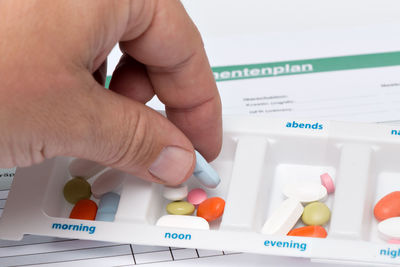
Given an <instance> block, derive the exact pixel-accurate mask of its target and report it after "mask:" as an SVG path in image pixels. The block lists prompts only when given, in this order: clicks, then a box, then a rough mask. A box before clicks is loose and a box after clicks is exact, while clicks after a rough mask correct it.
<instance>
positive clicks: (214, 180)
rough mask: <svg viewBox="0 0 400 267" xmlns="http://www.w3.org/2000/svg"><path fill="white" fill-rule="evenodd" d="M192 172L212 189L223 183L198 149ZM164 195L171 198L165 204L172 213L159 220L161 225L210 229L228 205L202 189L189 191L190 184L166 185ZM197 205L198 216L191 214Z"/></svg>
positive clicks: (157, 223)
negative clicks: (211, 223)
mask: <svg viewBox="0 0 400 267" xmlns="http://www.w3.org/2000/svg"><path fill="white" fill-rule="evenodd" d="M193 175H194V176H195V177H196V178H197V179H198V181H199V182H200V183H202V184H203V185H204V186H206V187H209V188H215V187H217V185H218V184H219V182H220V178H219V176H218V174H217V173H216V172H215V170H214V169H213V168H212V167H211V166H210V165H209V164H208V163H207V161H206V160H205V159H204V158H203V157H202V156H201V155H200V154H199V153H198V152H197V151H196V167H195V169H194V172H193ZM163 196H164V198H166V199H168V200H170V201H172V202H170V203H169V204H168V205H167V207H166V210H167V212H168V213H169V214H170V215H164V216H162V217H161V218H159V219H158V220H157V222H156V225H158V226H168V227H179V228H192V229H209V228H210V226H209V222H212V221H214V220H216V219H218V218H220V217H221V216H222V214H223V212H224V208H225V201H224V200H223V199H222V198H220V197H211V198H208V197H207V193H206V192H205V191H204V190H203V189H202V188H194V189H192V190H190V192H188V187H187V185H180V186H177V187H169V186H165V187H164V191H163ZM185 199H186V201H185ZM196 208H197V212H196V216H188V215H192V214H194V213H195V210H196Z"/></svg>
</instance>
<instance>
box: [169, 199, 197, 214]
mask: <svg viewBox="0 0 400 267" xmlns="http://www.w3.org/2000/svg"><path fill="white" fill-rule="evenodd" d="M167 212H168V213H169V214H174V215H191V214H192V213H193V212H194V206H193V204H191V203H189V202H186V201H175V202H171V203H169V204H168V205H167Z"/></svg>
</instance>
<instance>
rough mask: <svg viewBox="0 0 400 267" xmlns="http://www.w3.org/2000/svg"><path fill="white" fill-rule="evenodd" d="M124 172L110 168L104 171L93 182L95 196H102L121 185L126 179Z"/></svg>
mask: <svg viewBox="0 0 400 267" xmlns="http://www.w3.org/2000/svg"><path fill="white" fill-rule="evenodd" d="M124 177H125V175H124V173H123V172H121V171H118V170H113V169H111V170H108V171H106V172H104V173H102V174H101V175H100V176H99V177H97V179H96V180H95V181H94V182H93V184H92V194H93V196H94V197H95V198H101V196H102V195H104V194H105V193H108V192H111V191H113V190H115V189H116V188H117V187H119V186H120V185H121V184H122V182H123V181H124Z"/></svg>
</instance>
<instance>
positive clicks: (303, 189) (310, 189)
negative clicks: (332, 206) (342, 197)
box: [283, 182, 328, 203]
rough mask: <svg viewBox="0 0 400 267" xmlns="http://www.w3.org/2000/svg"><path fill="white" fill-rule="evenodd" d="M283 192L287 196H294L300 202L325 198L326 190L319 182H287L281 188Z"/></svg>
mask: <svg viewBox="0 0 400 267" xmlns="http://www.w3.org/2000/svg"><path fill="white" fill-rule="evenodd" d="M283 194H284V195H285V196H286V197H288V198H294V199H297V200H298V201H300V202H302V203H308V202H314V201H321V200H323V199H325V198H326V196H327V194H328V193H327V190H326V188H325V186H323V185H322V184H320V183H312V182H304V183H287V184H286V185H285V187H284V188H283Z"/></svg>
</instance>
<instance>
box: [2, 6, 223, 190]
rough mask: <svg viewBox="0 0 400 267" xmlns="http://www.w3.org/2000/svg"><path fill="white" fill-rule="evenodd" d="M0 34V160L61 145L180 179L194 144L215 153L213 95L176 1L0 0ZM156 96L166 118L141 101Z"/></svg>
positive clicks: (54, 150)
mask: <svg viewBox="0 0 400 267" xmlns="http://www.w3.org/2000/svg"><path fill="white" fill-rule="evenodd" d="M0 36H1V39H0V127H1V133H0V167H3V168H7V167H13V166H29V165H31V164H35V163H38V162H41V161H43V160H44V159H46V158H52V157H54V156H58V155H64V156H73V157H79V158H85V159H90V160H93V161H96V162H99V163H101V164H104V165H108V166H112V167H115V168H118V169H121V170H124V171H126V172H129V173H131V174H134V175H136V176H139V177H141V178H144V179H147V180H150V181H156V182H160V183H166V184H169V185H176V184H179V183H181V182H183V181H184V180H185V179H187V178H188V177H189V176H190V175H191V173H192V171H193V168H194V164H195V163H194V158H195V157H194V153H193V146H194V147H195V148H196V149H197V150H198V151H199V152H200V153H202V154H203V155H204V156H205V158H206V159H207V160H213V159H214V158H215V157H216V156H217V155H218V153H219V151H220V148H221V143H222V126H221V124H222V123H221V121H222V120H221V103H220V98H219V95H218V91H217V88H216V85H215V82H214V79H213V75H212V72H211V69H210V66H209V63H208V60H207V57H206V54H205V51H204V48H203V44H202V40H201V37H200V35H199V33H198V31H197V29H196V27H195V25H194V24H193V23H192V21H191V20H190V18H189V17H188V15H187V14H186V12H185V10H184V8H183V7H182V5H181V4H180V2H179V1H175V0H168V1H164V0H160V1H156V0H154V1H153V0H132V1H125V0H118V1H109V0H86V1H79V0H58V1H52V0H31V1H24V0H3V1H0ZM118 42H119V44H120V47H121V50H122V52H123V53H124V56H123V57H122V58H121V61H120V63H119V65H118V66H117V68H116V70H115V72H114V74H113V77H112V80H111V84H110V89H111V90H106V89H104V87H103V86H102V85H101V84H100V83H99V82H98V81H100V80H102V79H103V78H104V76H105V74H106V72H105V64H103V62H104V61H105V60H106V57H107V55H108V53H109V52H110V51H111V49H112V48H113V47H114V46H115V44H117V43H118ZM94 77H97V80H96V79H95V78H94ZM155 94H156V95H157V96H158V98H159V99H160V100H161V101H162V102H163V103H164V104H165V107H166V113H167V117H168V119H166V118H164V117H163V116H161V115H160V114H158V113H157V112H156V111H153V110H152V109H150V108H148V107H146V106H145V105H144V103H146V102H147V101H149V100H150V99H151V98H152V97H153V96H154V95H155Z"/></svg>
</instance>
